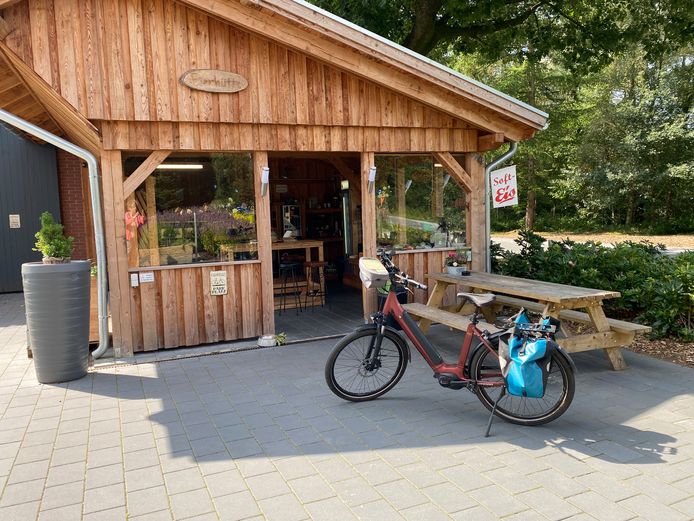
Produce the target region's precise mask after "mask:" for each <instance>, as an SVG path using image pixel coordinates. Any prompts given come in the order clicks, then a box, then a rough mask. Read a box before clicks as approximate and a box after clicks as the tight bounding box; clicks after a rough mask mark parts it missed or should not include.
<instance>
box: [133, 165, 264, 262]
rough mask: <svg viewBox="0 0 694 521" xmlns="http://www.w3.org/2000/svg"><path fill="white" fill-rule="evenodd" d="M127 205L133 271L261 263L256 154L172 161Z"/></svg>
mask: <svg viewBox="0 0 694 521" xmlns="http://www.w3.org/2000/svg"><path fill="white" fill-rule="evenodd" d="M144 159H145V158H144V157H142V156H130V157H126V158H125V159H124V172H125V174H126V175H130V174H132V173H133V172H134V171H135V170H136V169H137V167H138V166H139V165H140V164H142V161H144ZM125 205H126V214H125V227H126V241H127V248H128V261H129V265H130V266H131V267H140V266H166V265H176V264H193V263H205V262H224V261H242V260H253V259H257V240H256V226H255V192H254V186H253V162H252V158H251V155H250V154H206V155H198V154H196V155H185V156H184V155H172V156H170V157H168V158H167V159H166V161H165V162H164V163H162V164H161V165H160V166H159V167H158V168H157V170H156V171H155V172H154V173H153V174H152V175H150V176H149V178H148V179H147V180H146V181H145V182H144V183H142V185H141V186H140V187H139V188H138V189H137V190H136V191H135V193H134V194H133V195H132V196H131V197H129V198H128V199H127V200H126V202H125Z"/></svg>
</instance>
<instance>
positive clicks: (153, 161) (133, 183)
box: [123, 150, 171, 199]
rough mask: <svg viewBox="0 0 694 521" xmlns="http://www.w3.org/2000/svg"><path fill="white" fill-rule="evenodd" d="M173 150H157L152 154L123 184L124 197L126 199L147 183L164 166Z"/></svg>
mask: <svg viewBox="0 0 694 521" xmlns="http://www.w3.org/2000/svg"><path fill="white" fill-rule="evenodd" d="M169 154H171V150H155V151H154V152H152V153H151V154H150V155H149V157H148V158H147V159H145V161H144V163H142V164H141V165H140V166H138V167H137V170H135V171H134V172H133V173H132V174H131V175H130V177H128V178H127V179H126V180H125V182H124V183H123V197H125V198H126V199H127V198H128V197H130V195H131V194H132V193H133V192H134V191H135V190H137V188H138V187H139V186H140V185H141V184H142V183H144V182H145V180H146V179H147V178H148V177H149V176H150V175H151V174H152V172H154V170H155V169H156V168H157V167H158V166H159V165H161V164H162V162H163V161H164V159H166V158H167V157H169Z"/></svg>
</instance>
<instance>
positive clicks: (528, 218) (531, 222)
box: [525, 49, 537, 230]
mask: <svg viewBox="0 0 694 521" xmlns="http://www.w3.org/2000/svg"><path fill="white" fill-rule="evenodd" d="M531 51H532V49H531ZM535 66H536V63H535V60H534V58H533V56H532V54H531V56H530V57H529V58H528V67H527V69H526V76H527V79H528V103H530V104H531V105H535V99H536V94H537V85H536V81H535V80H536V72H537V71H536V69H535ZM536 173H537V163H536V161H535V155H534V154H533V153H532V151H530V153H529V154H528V177H527V180H526V181H527V183H528V201H527V203H526V205H525V228H526V229H527V230H534V229H535V212H536V209H537V194H536V193H535V183H536Z"/></svg>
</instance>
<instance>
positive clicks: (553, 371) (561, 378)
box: [470, 348, 576, 426]
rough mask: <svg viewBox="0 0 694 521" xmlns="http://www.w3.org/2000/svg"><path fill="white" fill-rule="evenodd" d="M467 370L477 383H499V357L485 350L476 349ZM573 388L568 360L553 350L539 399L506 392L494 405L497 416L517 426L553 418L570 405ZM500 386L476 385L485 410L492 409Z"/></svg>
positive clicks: (540, 423) (548, 420)
mask: <svg viewBox="0 0 694 521" xmlns="http://www.w3.org/2000/svg"><path fill="white" fill-rule="evenodd" d="M470 373H471V375H472V377H473V378H474V379H475V380H478V381H481V382H503V381H504V379H503V377H502V376H501V368H500V366H499V357H498V356H497V355H496V353H491V352H490V351H489V350H488V349H485V348H480V349H478V350H477V353H475V356H474V357H473V359H472V363H471V364H470ZM575 387H576V383H575V379H574V374H573V370H572V369H571V365H570V364H569V362H568V361H567V360H566V358H564V357H563V356H562V355H561V354H559V353H553V354H552V358H551V363H550V369H549V376H548V378H547V385H546V387H545V394H544V396H543V397H542V398H526V397H523V396H512V395H509V394H506V395H505V396H504V397H503V398H502V399H501V400H500V401H499V405H498V406H497V408H496V411H495V414H496V416H498V417H499V418H502V419H503V420H506V421H507V422H510V423H515V424H518V425H527V426H532V425H542V424H545V423H549V422H551V421H552V420H556V419H557V418H559V416H561V415H562V414H564V412H566V410H567V409H568V408H569V405H571V401H572V400H573V397H574V390H575ZM501 389H502V386H498V387H486V386H478V387H477V398H479V400H480V401H481V402H482V404H484V406H485V407H486V408H487V409H488V410H490V411H491V410H492V409H493V408H494V402H496V400H497V398H498V397H499V394H500V393H501Z"/></svg>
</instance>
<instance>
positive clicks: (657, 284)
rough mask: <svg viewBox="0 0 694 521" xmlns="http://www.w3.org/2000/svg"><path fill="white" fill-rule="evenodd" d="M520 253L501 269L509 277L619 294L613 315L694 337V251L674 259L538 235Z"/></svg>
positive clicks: (638, 248) (506, 255)
mask: <svg viewBox="0 0 694 521" xmlns="http://www.w3.org/2000/svg"><path fill="white" fill-rule="evenodd" d="M516 242H517V243H518V245H519V246H520V247H521V251H520V253H512V252H508V251H504V252H503V253H502V254H501V258H500V259H498V262H496V263H494V264H495V268H496V269H495V271H497V272H498V273H502V274H504V275H511V276H515V277H524V278H529V279H537V280H544V281H548V282H557V283H559V284H569V285H572V286H583V287H589V288H599V289H605V290H612V291H619V292H620V293H621V294H622V296H621V297H620V298H618V299H611V300H606V301H605V302H604V305H605V307H606V308H607V309H609V310H611V311H612V314H614V315H617V316H619V317H625V318H628V319H631V320H638V321H642V322H644V323H646V324H648V325H650V326H651V327H652V328H653V335H654V336H656V337H662V336H668V335H671V336H677V337H680V338H683V339H685V340H690V339H692V338H694V317H693V316H692V315H693V314H694V313H693V311H694V253H686V254H681V255H678V256H676V257H669V256H667V255H664V254H663V251H664V249H665V248H664V246H662V245H654V244H651V243H649V242H641V243H634V242H623V243H619V244H616V245H615V246H614V247H612V248H610V247H607V246H603V245H602V244H600V243H595V242H586V243H576V242H574V241H570V240H568V239H565V240H563V241H559V242H550V243H548V245H547V247H546V248H544V247H543V243H544V242H545V239H544V238H543V237H541V236H540V235H538V234H536V233H533V232H532V231H522V232H520V234H519V237H518V239H517V240H516Z"/></svg>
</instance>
